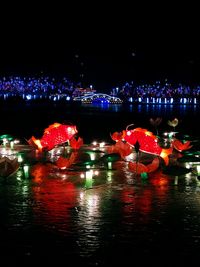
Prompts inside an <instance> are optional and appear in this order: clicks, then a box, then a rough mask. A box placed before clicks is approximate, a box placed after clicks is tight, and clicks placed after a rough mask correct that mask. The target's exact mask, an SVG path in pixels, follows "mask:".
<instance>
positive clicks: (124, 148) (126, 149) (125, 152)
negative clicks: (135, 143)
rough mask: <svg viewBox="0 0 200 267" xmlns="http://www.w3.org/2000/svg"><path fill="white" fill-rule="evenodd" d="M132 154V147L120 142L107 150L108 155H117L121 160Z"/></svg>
mask: <svg viewBox="0 0 200 267" xmlns="http://www.w3.org/2000/svg"><path fill="white" fill-rule="evenodd" d="M132 152H133V149H132V147H131V146H130V145H129V144H128V143H125V142H123V141H121V140H120V141H118V142H117V143H116V144H115V145H112V146H110V147H109V148H108V153H118V154H119V155H120V156H121V158H123V159H126V157H127V156H129V155H130V154H131V153H132Z"/></svg>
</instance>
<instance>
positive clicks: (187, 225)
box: [0, 103, 200, 266]
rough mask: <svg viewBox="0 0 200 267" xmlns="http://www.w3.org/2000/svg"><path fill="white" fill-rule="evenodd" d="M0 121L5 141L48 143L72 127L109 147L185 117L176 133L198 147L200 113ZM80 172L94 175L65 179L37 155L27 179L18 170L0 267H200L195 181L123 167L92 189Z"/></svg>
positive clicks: (91, 113)
mask: <svg viewBox="0 0 200 267" xmlns="http://www.w3.org/2000/svg"><path fill="white" fill-rule="evenodd" d="M0 111H1V118H2V120H1V134H4V133H10V134H14V135H17V136H20V137H24V138H29V137H31V136H32V135H35V136H37V137H41V135H42V133H43V130H44V128H46V127H47V126H48V125H49V124H51V123H53V122H55V121H57V122H63V121H67V122H71V123H73V124H76V125H77V128H78V130H79V134H80V136H82V137H83V138H84V139H85V140H86V143H89V142H92V141H93V140H94V139H97V140H99V141H103V140H106V141H108V142H111V139H110V133H112V132H114V131H121V130H123V129H125V127H126V126H127V125H128V124H131V123H134V124H136V126H138V127H145V128H148V129H149V130H154V129H153V128H152V126H151V125H150V124H149V118H150V117H158V116H160V117H163V122H162V125H161V126H160V128H161V129H162V130H169V129H170V126H169V125H167V123H166V122H167V120H168V119H170V120H171V119H173V118H174V117H177V118H179V119H180V124H179V125H178V126H177V131H179V132H183V133H184V134H189V135H190V134H192V135H193V136H195V138H198V137H199V130H198V122H199V119H198V118H199V107H198V106H191V107H190V106H186V107H185V106H182V107H181V108H180V107H179V106H161V107H160V106H156V105H154V106H148V107H147V106H130V107H124V106H112V107H110V106H107V107H106V108H105V107H104V109H102V108H97V107H93V106H88V107H85V108H83V107H81V106H79V105H72V106H69V105H67V106H65V105H64V104H62V106H57V105H56V104H53V105H46V104H42V105H41V104H40V105H39V104H37V105H36V104H35V105H34V106H32V105H30V104H29V105H28V106H26V107H25V106H23V105H22V104H21V105H20V104H19V105H18V106H14V105H13V104H12V105H11V104H10V103H7V104H6V105H5V104H3V105H1V108H0ZM116 111H117V112H116ZM194 144H195V143H194ZM87 149H88V148H87V147H85V151H86V152H87ZM198 149H199V148H197V150H198ZM90 152H91V151H90ZM29 153H33V152H32V151H31V152H30V151H26V152H25V154H26V155H28V154H29ZM84 153H85V152H84V150H83V155H82V157H83V158H84V157H85V158H86V154H87V156H88V153H86V154H84ZM98 153H103V152H102V151H100V152H98V151H97V152H96V155H97V157H98V156H99V157H100V155H99V154H98ZM27 157H28V156H27ZM97 169H98V168H97ZM82 172H84V173H85V172H86V169H85V168H83V169H78V170H68V171H61V172H58V171H56V170H54V169H51V165H50V161H46V160H45V161H44V159H40V158H37V157H36V156H35V157H34V156H33V155H32V154H31V155H30V171H29V175H28V176H25V175H24V173H23V168H22V167H20V169H19V171H18V172H17V173H16V175H15V176H13V177H10V178H9V179H7V180H4V179H2V180H1V182H0V236H1V239H0V246H1V248H0V256H1V266H8V265H9V264H11V265H9V266H16V265H17V264H20V265H23V266H30V265H39V264H42V265H43V266H49V265H53V266H77V264H79V265H80V266H149V265H152V264H153V266H175V265H176V266H180V265H182V266H185V265H187V266H197V265H198V263H199V251H200V182H199V180H198V179H197V175H196V174H195V173H194V172H190V173H188V174H187V175H179V176H178V177H177V176H174V175H167V174H164V173H163V172H162V170H159V171H156V172H155V173H152V174H149V176H148V179H142V178H141V177H140V176H136V175H134V173H131V172H130V171H128V169H127V162H125V161H117V162H115V163H113V166H112V169H111V170H107V168H99V174H98V175H96V176H94V177H93V179H92V183H91V182H90V183H89V184H88V181H86V179H82V178H80V174H81V173H82ZM184 264H185V265H184Z"/></svg>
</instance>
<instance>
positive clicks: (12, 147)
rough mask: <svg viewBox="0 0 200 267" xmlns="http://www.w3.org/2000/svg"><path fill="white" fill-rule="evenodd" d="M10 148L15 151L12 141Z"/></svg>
mask: <svg viewBox="0 0 200 267" xmlns="http://www.w3.org/2000/svg"><path fill="white" fill-rule="evenodd" d="M10 148H11V149H14V141H11V142H10Z"/></svg>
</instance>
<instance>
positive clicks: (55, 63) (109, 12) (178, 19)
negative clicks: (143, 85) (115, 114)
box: [0, 4, 200, 89]
mask: <svg viewBox="0 0 200 267" xmlns="http://www.w3.org/2000/svg"><path fill="white" fill-rule="evenodd" d="M23 8H24V10H22V9H20V11H19V8H18V12H16V10H15V9H14V8H13V10H12V12H11V11H10V10H9V16H7V17H6V21H8V20H9V23H7V22H5V17H4V18H1V20H2V21H1V24H0V27H1V37H0V41H1V43H0V44H1V49H0V74H1V75H4V74H30V75H31V74H35V73H40V72H41V71H43V73H47V74H53V75H59V74H60V75H61V76H62V75H65V76H69V77H70V78H72V79H76V80H79V75H80V74H84V81H85V82H86V83H92V84H94V85H95V86H97V87H99V88H102V87H104V88H105V89H106V87H110V86H115V85H117V84H118V83H123V82H125V81H127V80H128V81H129V80H135V81H136V82H144V81H152V80H155V79H165V78H168V79H170V80H175V81H180V82H191V83H198V82H200V75H199V70H200V52H199V49H200V44H199V40H198V39H199V36H198V34H199V29H198V28H199V23H198V16H196V15H195V13H194V10H195V7H194V8H193V9H192V10H189V9H188V7H186V9H185V12H182V11H181V10H180V9H179V8H177V9H174V8H173V9H170V8H168V9H165V12H163V8H161V9H160V10H154V9H153V8H151V9H148V7H146V9H145V10H144V9H142V7H137V8H134V7H133V6H132V7H131V8H129V7H127V6H126V8H125V9H123V8H121V7H120V6H119V7H118V10H115V9H114V8H108V7H107V8H105V7H101V8H100V7H98V6H97V4H96V5H94V6H93V9H92V10H91V9H89V10H87V9H86V8H85V10H82V11H81V12H80V10H81V8H80V9H79V10H77V8H76V7H74V8H72V9H71V8H68V7H67V6H59V7H58V8H57V9H56V8H55V7H54V6H52V8H50V7H49V6H48V8H47V7H42V8H41V7H40V8H39V7H38V6H31V5H29V6H27V7H23ZM197 10H198V9H197ZM4 11H5V10H4ZM4 14H6V13H5V12H4ZM7 14H8V13H7Z"/></svg>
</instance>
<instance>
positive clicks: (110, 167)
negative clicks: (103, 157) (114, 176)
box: [108, 161, 112, 170]
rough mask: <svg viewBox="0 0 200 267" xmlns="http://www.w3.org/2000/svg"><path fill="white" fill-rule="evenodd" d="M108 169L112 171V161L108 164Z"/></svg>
mask: <svg viewBox="0 0 200 267" xmlns="http://www.w3.org/2000/svg"><path fill="white" fill-rule="evenodd" d="M108 169H109V170H112V162H111V161H109V162H108Z"/></svg>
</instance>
